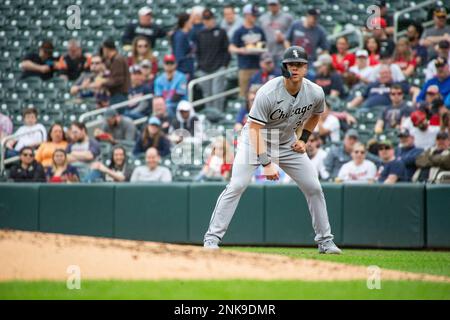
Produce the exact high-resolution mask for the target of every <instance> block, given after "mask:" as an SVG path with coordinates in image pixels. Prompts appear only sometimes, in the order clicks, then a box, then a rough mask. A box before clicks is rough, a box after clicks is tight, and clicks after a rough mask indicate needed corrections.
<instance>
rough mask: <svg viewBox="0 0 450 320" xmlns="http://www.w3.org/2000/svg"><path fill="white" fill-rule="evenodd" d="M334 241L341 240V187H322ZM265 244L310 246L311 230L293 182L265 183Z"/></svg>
mask: <svg viewBox="0 0 450 320" xmlns="http://www.w3.org/2000/svg"><path fill="white" fill-rule="evenodd" d="M322 188H323V191H324V195H325V200H326V202H327V209H328V216H329V219H330V225H331V228H332V232H333V234H334V236H335V241H336V243H337V244H339V243H340V242H341V239H342V226H341V221H342V186H341V185H332V184H324V185H323V186H322ZM265 192H266V194H265V209H266V222H265V234H266V243H268V244H276V245H313V244H314V230H313V228H312V222H311V215H310V213H309V209H308V205H307V203H306V199H305V197H304V195H303V193H302V192H301V191H300V189H299V188H298V187H297V185H268V186H266V190H265Z"/></svg>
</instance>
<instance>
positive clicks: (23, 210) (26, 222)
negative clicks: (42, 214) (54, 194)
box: [0, 183, 39, 231]
mask: <svg viewBox="0 0 450 320" xmlns="http://www.w3.org/2000/svg"><path fill="white" fill-rule="evenodd" d="M0 228H7V229H17V230H27V231H37V230H39V185H38V184H23V183H22V184H17V183H16V184H12V183H11V184H10V183H8V184H0Z"/></svg>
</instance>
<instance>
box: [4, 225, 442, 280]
mask: <svg viewBox="0 0 450 320" xmlns="http://www.w3.org/2000/svg"><path fill="white" fill-rule="evenodd" d="M0 257H1V260H2V262H1V268H0V281H7V280H66V279H67V277H68V273H67V270H68V267H69V266H71V265H76V266H79V267H80V270H81V278H82V279H123V280H125V279H129V280H132V279H136V280H137V279H139V280H144V279H148V280H159V279H259V280H274V279H298V280H309V281H317V280H357V279H367V268H366V267H359V266H351V265H347V264H341V263H334V262H324V261H317V260H308V259H294V258H289V257H284V256H280V255H269V254H257V253H245V252H235V251H228V250H221V251H213V252H211V251H205V250H204V249H203V248H201V247H196V246H190V245H173V244H163V243H154V242H143V241H130V240H117V239H105V238H93V237H81V236H68V235H60V234H46V233H37V232H22V231H5V230H1V231H0ZM381 276H382V278H383V279H385V280H388V279H389V280H423V281H443V282H450V278H449V277H444V276H433V275H426V274H416V273H408V272H400V271H391V270H382V273H381Z"/></svg>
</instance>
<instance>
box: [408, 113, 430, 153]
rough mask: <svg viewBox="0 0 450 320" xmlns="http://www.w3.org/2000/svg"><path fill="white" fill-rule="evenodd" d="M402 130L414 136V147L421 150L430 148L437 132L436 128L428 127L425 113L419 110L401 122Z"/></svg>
mask: <svg viewBox="0 0 450 320" xmlns="http://www.w3.org/2000/svg"><path fill="white" fill-rule="evenodd" d="M402 128H403V129H408V130H409V132H410V134H411V135H412V136H414V141H415V144H416V146H417V147H418V148H422V149H428V148H430V147H431V146H432V145H433V143H434V140H435V138H436V135H437V134H438V132H439V127H438V126H430V125H429V121H428V119H427V115H426V113H425V112H424V111H421V110H416V111H414V112H413V113H411V116H410V117H409V118H407V119H405V121H403V123H402Z"/></svg>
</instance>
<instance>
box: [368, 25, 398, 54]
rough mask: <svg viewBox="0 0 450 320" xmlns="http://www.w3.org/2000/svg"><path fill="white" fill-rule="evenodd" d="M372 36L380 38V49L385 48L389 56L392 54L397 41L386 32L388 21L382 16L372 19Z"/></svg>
mask: <svg viewBox="0 0 450 320" xmlns="http://www.w3.org/2000/svg"><path fill="white" fill-rule="evenodd" d="M370 23H371V28H370V29H371V33H372V36H373V37H374V38H375V39H376V40H378V43H379V44H380V51H381V50H384V51H385V52H386V53H387V54H388V55H389V56H392V54H393V53H394V49H395V43H394V41H392V39H391V38H390V37H389V36H388V34H387V33H386V28H387V23H386V20H385V19H384V18H382V17H375V18H373V19H371V20H370Z"/></svg>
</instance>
